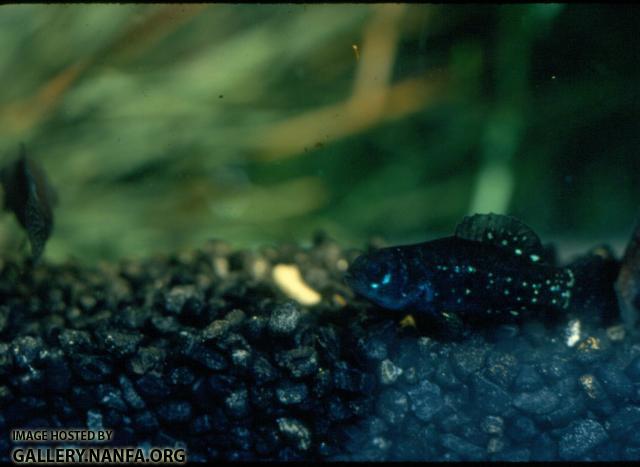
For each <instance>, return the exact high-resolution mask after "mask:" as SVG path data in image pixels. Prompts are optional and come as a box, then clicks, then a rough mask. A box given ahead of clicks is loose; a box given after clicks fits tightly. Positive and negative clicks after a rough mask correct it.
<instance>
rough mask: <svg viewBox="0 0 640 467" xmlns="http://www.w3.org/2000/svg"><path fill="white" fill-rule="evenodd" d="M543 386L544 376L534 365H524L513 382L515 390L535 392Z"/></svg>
mask: <svg viewBox="0 0 640 467" xmlns="http://www.w3.org/2000/svg"><path fill="white" fill-rule="evenodd" d="M542 386H543V381H542V378H541V377H540V374H539V373H538V371H537V370H536V369H535V368H534V367H533V366H532V365H522V366H521V367H520V370H519V371H518V375H517V376H516V379H515V381H514V382H513V390H514V391H515V392H533V391H537V390H538V389H540V388H541V387H542Z"/></svg>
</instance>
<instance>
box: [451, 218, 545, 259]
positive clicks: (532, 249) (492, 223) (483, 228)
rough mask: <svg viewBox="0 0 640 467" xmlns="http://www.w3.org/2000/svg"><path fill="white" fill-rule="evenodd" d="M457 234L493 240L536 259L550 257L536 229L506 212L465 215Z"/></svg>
mask: <svg viewBox="0 0 640 467" xmlns="http://www.w3.org/2000/svg"><path fill="white" fill-rule="evenodd" d="M455 236H456V237H458V238H463V239H465V240H472V241H475V242H483V243H490V244H492V245H495V246H497V247H500V248H504V249H508V250H509V251H512V252H513V254H515V255H516V256H524V255H526V256H528V257H529V258H530V259H531V261H533V262H538V261H540V260H542V259H543V258H546V257H547V256H548V254H547V252H546V251H545V249H544V247H543V246H542V243H541V242H540V238H539V237H538V235H537V234H536V233H535V232H534V231H533V229H531V228H530V227H529V226H527V225H526V224H524V223H523V222H521V221H520V220H518V219H516V218H515V217H511V216H506V215H503V214H493V213H489V214H474V215H473V216H466V217H465V218H464V219H463V220H462V222H460V224H458V226H457V227H456V231H455Z"/></svg>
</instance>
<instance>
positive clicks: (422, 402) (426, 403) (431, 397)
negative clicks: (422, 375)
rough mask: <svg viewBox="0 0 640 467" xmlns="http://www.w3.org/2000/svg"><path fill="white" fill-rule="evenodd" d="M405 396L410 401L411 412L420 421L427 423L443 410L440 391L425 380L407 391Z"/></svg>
mask: <svg viewBox="0 0 640 467" xmlns="http://www.w3.org/2000/svg"><path fill="white" fill-rule="evenodd" d="M407 394H408V395H409V400H410V401H411V411H412V412H413V413H414V414H415V416H416V417H418V418H419V419H420V420H422V421H425V422H428V421H429V420H431V419H432V418H433V417H435V416H436V415H437V414H438V412H440V410H442V408H443V405H444V400H443V398H442V391H441V390H440V388H439V387H438V386H436V385H435V384H433V383H430V382H429V381H427V380H425V381H422V382H420V383H419V384H418V386H417V387H416V388H413V389H410V390H409V391H407Z"/></svg>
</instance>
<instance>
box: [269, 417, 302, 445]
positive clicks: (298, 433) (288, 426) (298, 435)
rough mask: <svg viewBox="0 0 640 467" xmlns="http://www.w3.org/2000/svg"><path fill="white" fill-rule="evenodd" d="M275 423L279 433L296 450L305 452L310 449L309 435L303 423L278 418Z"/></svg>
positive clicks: (291, 419)
mask: <svg viewBox="0 0 640 467" xmlns="http://www.w3.org/2000/svg"><path fill="white" fill-rule="evenodd" d="M276 422H277V424H278V429H279V430H280V433H282V434H283V435H284V437H285V438H286V439H288V440H289V441H290V442H292V443H293V445H294V446H295V448H296V449H298V450H300V451H306V450H308V449H309V448H310V447H311V434H310V433H309V429H308V428H307V427H306V426H305V425H304V423H302V422H301V421H299V420H296V419H293V418H285V417H283V418H279V419H278V420H277V421H276Z"/></svg>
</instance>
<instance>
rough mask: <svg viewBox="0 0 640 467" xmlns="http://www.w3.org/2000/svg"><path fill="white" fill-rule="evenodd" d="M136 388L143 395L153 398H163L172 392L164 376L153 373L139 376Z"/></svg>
mask: <svg viewBox="0 0 640 467" xmlns="http://www.w3.org/2000/svg"><path fill="white" fill-rule="evenodd" d="M121 383H122V382H121ZM136 388H137V389H138V391H139V392H140V394H141V395H143V396H146V397H149V398H152V399H162V398H164V397H167V396H168V395H169V394H171V389H170V388H169V386H167V385H166V384H165V382H164V381H163V380H162V378H161V377H159V376H156V375H151V374H149V375H144V376H141V377H140V378H138V380H137V381H136Z"/></svg>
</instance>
